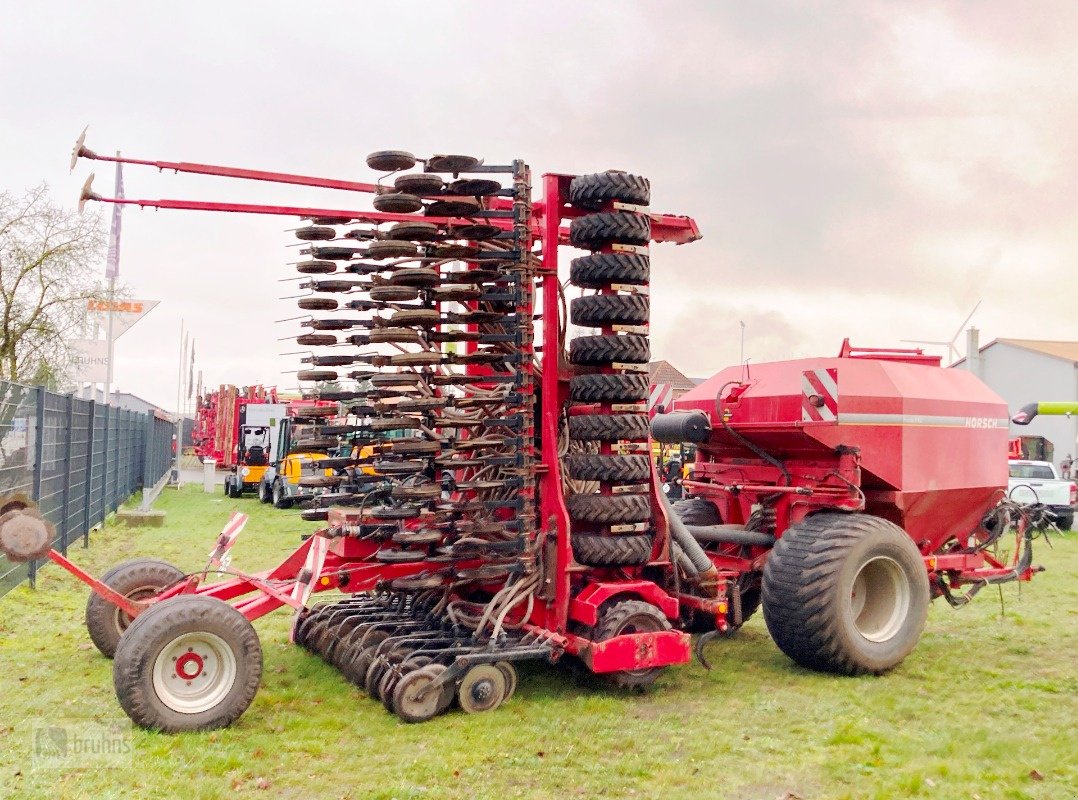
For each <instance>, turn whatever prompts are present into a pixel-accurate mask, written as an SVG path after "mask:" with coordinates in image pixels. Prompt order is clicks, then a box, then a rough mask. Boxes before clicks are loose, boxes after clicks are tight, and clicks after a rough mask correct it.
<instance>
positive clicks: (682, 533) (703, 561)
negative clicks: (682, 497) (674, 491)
mask: <svg viewBox="0 0 1078 800" xmlns="http://www.w3.org/2000/svg"><path fill="white" fill-rule="evenodd" d="M659 497H661V498H662V501H663V506H664V507H665V508H666V516H667V519H668V520H669V522H670V535H671V536H672V537H673V539H674V541H675V542H676V543H677V545H678V547H679V548H680V549H681V551H682V552H683V553H684V554H685V557H686V558H687V559H688V561H689V563H690V564H692V567H693V572H692V574H693V575H705V574H707V573H709V572H714V571H715V565H714V564H712V563H711V559H710V558H708V557H707V553H705V552H704V548H702V547H701V546H700V543H699V542H697V541H696V540H695V539H694V538H692V534H691V533H689V529H688V528H686V527H685V523H684V522H682V521H681V517H679V516H678V515H677V512H676V511H674V505H673V503H671V502H670V498H668V497H667V496H666V495H665V494H660V495H659Z"/></svg>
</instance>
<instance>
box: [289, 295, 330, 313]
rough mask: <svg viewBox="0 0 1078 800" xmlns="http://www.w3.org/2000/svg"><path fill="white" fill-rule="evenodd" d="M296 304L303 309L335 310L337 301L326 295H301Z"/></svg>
mask: <svg viewBox="0 0 1078 800" xmlns="http://www.w3.org/2000/svg"><path fill="white" fill-rule="evenodd" d="M296 305H298V306H299V307H300V308H302V309H303V310H304V311H336V310H337V306H338V303H337V301H336V300H333V299H331V298H328V297H301V298H300V299H299V301H297V303H296Z"/></svg>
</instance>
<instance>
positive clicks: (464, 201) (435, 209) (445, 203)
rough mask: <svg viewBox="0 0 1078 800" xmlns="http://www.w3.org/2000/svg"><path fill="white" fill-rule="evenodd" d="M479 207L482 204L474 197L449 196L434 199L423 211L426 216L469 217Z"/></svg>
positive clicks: (477, 210)
mask: <svg viewBox="0 0 1078 800" xmlns="http://www.w3.org/2000/svg"><path fill="white" fill-rule="evenodd" d="M481 209H482V206H481V205H480V204H479V201H478V200H476V199H475V198H474V197H450V198H446V199H445V200H436V201H434V202H433V203H431V204H430V205H429V206H427V207H426V209H425V210H424V212H423V213H425V214H426V215H427V216H428V217H469V216H472V215H473V214H475V213H477V212H479V211H480V210H481Z"/></svg>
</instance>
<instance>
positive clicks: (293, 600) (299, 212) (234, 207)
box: [49, 147, 725, 672]
mask: <svg viewBox="0 0 1078 800" xmlns="http://www.w3.org/2000/svg"><path fill="white" fill-rule="evenodd" d="M78 155H79V156H81V157H84V158H91V159H97V160H101V161H117V162H121V163H126V164H136V165H145V166H154V167H157V168H158V169H161V170H172V171H176V172H188V173H195V174H202V175H215V176H220V177H228V178H238V179H246V180H258V181H269V182H273V183H286V184H298V185H304V186H313V187H320V188H327V189H343V190H347V191H355V192H363V193H374V192H378V191H379V190H380V187H379V186H377V185H376V184H369V183H358V182H352V181H340V180H334V179H327V178H317V177H311V176H303V175H294V174H290V173H279V172H266V171H259V170H247V169H237V168H232V167H223V166H215V165H208V164H195V163H189V162H169V161H148V160H142V159H128V158H120V157H109V156H98V155H97V154H95V153H93V152H92V151H90V150H88V149H87V148H85V147H81V148H80V149H79V151H78ZM572 177H573V176H571V175H559V174H546V175H544V176H543V178H542V184H543V197H542V199H541V200H539V201H537V202H536V203H535V204H534V205H533V207H532V223H531V226H530V234H531V238H533V239H536V240H538V241H540V243H541V251H540V252H541V266H540V267H539V269H538V285H537V287H536V288H537V290H538V291H540V292H542V310H541V315H542V321H543V338H542V344H541V353H542V363H543V365H544V369H543V370H542V376H541V380H540V384H539V394H540V399H539V408H540V409H541V418H540V420H538V421H537V424H538V425H539V426H541V427H540V431H539V438H540V440H541V443H542V446H541V452H540V454H539V455H540V469H539V480H538V487H537V489H538V494H539V503H538V516H539V520H538V522H539V525H538V530H539V534H538V542H537V546H538V548H539V549H540V550H542V552H543V553H544V554H545V555H553V557H554V565H553V568H552V569H551V568H550V566H549V565H547V567H546V570H547V575H546V580H547V583H548V584H552V586H550V587H549V588H550V589H551V590H552V591H551V592H544V593H543V596H545V597H547V598H548V599H547V600H546V601H544V602H537V603H536V604H535V608H534V610H533V612H532V616H531V618H530V619H529V620H528V624H527V626H526V627H528V628H529V629H533V630H542V631H543V632H544V634H545V635H546V636H547V637H548V638H549V639H551V640H552V641H554V642H555V643H557V644H559V645H561V646H562V647H563V648H564V650H565V651H566V652H569V653H572V654H575V655H578V656H580V657H581V658H582V659H583V660H584V661H585V662H586V663H587V664H588V665H589V666H590V667H591V669H592V670H593V671H595V672H614V671H621V670H633V669H641V668H648V667H656V666H666V665H669V664H678V663H684V662H687V661H688V660H689V659H690V657H691V653H690V645H689V636H688V634H686V633H683V632H681V631H678V630H670V631H664V632H658V633H636V634H629V635H625V636H619V637H616V638H615V639H611V640H608V641H605V642H602V643H597V642H593V641H591V640H589V639H587V638H584V637H582V636H579V635H575V634H573V633H571V632H570V631H569V622H570V620H572V621H575V622H579V623H580V624H582V625H594V624H595V623H596V621H597V619H598V615H599V612H600V608H601V606H602V605H603V604H604V603H607V602H608V601H610V600H611V599H613V598H615V597H625V596H628V597H634V598H640V599H644V600H646V601H648V602H651V603H653V604H654V605H655V606H657V607H658V608H660V609H661V610H662V611H663V613H664V614H665V615H666V616H667V617H668V618H670V619H676V618H677V617H678V613H679V598H678V597H677V596H675V595H672V594H670V593H668V592H667V591H665V590H664V589H663V588H662V587H661V586H659V585H658V584H657V583H655V582H653V581H651V580H645V579H643V578H642V577H641V576H640V575H639V574H637V575H632V574H625V573H624V571H619V572H618V573H612V574H602V572H604V571H599V573H600V574H597V575H589V579H588V580H585V575H587V574H588V573H595V572H596V571H594V570H591V569H589V568H586V567H583V566H581V565H579V564H577V563H576V562H575V561H574V560H573V557H572V548H571V545H570V522H569V515H568V511H567V509H566V506H565V501H564V498H563V496H562V480H561V467H560V463H559V459H558V447H557V443H558V427H559V417H560V413H561V409H563V408H564V406H565V404H566V401H567V398H568V385H567V381H568V378H569V375H568V374H562V373H559V369H558V366H559V365H558V357H557V354H558V353H559V352H560V348H561V342H560V333H561V330H560V323H561V321H560V308H559V282H558V247H559V245H562V244H568V228H567V227H563V226H562V221H563V220H570V219H572V218H574V217H576V216H580V214H581V213H582V212H580V211H579V210H577V209H574V208H572V207H570V206H569V204H568V201H567V198H568V189H569V183H570V181H571V180H572ZM88 186H89V181H88V182H87V186H86V187H84V189H83V195H82V198H81V199H82V200H83V201H85V200H98V201H103V202H109V203H119V204H126V205H137V206H139V207H142V208H146V207H152V208H169V209H185V210H201V211H218V212H235V213H251V214H269V215H281V216H298V217H338V218H348V219H351V220H356V221H360V222H366V223H385V222H405V221H411V220H414V216H412V215H408V214H391V213H383V212H376V211H368V210H354V209H343V210H342V209H324V208H308V207H298V206H271V205H251V204H239V203H214V202H199V201H189V200H139V199H130V200H129V199H118V198H106V197H101V196H99V195H96V194H94V193H93V192H92V191H90V190H89V188H88ZM611 207H613V204H611ZM490 208H491V210H495V211H506V210H509V209H511V208H512V201H510V200H508V199H506V198H500V197H499V198H493V201H492V202H491V204H490ZM641 211H644V210H643V209H641ZM645 213H648V215H649V217H650V219H651V226H652V238H653V240H654V241H657V242H674V243H677V244H684V243H688V242H692V241H695V240H696V239H698V238H700V232H699V229H698V227H697V226H696V223H695V221H694V220H693V219H692V218H690V217H685V216H676V215H669V214H656V213H651V212H645ZM424 220H425V221H427V222H434V223H435V224H441V225H465V224H471V223H473V222H474V219H461V218H439V217H425V218H424ZM486 221H488V222H489V223H490V224H493V225H496V226H498V227H501V228H503V229H507V228H511V227H512V224H513V223H512V220H511V219H508V218H506V217H491V218H488V219H487V220H486ZM536 349H537V350H538V349H539V348H538V347H537V348H536ZM547 356H550V357H549V358H548V357H547ZM652 489H653V492H654V493H655V503H654V504H653V506H654V508H655V509H656V511H655V515H656V518H655V519H654V521H653V522H654V525H655V528H656V534H657V535H656V548H655V551H654V554H653V558H654V560H653V562H652V565H651V566H652V568H655V567H658V568H660V569H661V568H665V569H666V570H667V574H670V570H671V569H672V567H671V565H670V563H669V558H668V555H669V543H668V540H667V537H668V526H667V520H666V517H665V511H663V506H662V504H661V503H660V502H659V496H658V492H659V490H660V489H659V481H658V479H657V476H656V475H655V474H654V470H653V474H652ZM331 515H336V517H335V519H331V524H333V523H334V521H335V522H336V523H337V524H341V523H343V524H348V521H349V512H339V513H338V512H333V511H331ZM227 530H228V527H227V526H226V531H227ZM237 533H238V531H237ZM320 538H322V537H319V536H318V534H316V535H314V536H312V537H311V538H309V539H308V540H307V541H305V542H304V543H303V545H301V546H300V547H299V548H298V549H297V550H296V551H295V552H293V553H292V554H291V555H290V556H289V557H288V558H286V559H285V560H284V561H283V562H282V563H281V564H279V565H278V566H277V567H274V568H273V569H270V570H266V571H262V572H258V573H252V574H247V573H242V572H238V571H236V570H234V569H230V568H229V563H228V558H227V551H228V548H230V547H231V545H232V543H233V542H234V540H235V534H233V535H232V536H231V537H228V536H226V535H225V534H222V540H221V541H222V542H224V543H223V544H222V545H221V546H219V547H218V550H217V552H216V553H215V557H214V561H213V562H211V565H210V566H209V567H208V568H207V570H206V571H204V572H199V573H195V574H192V575H190V576H189V577H188V578H187V580H185V581H183V582H181V583H178V584H176V585H175V586H173V587H171V588H169V589H168V590H166V591H164V592H162V593H161V594H159V595H157V596H155V597H153V598H150V599H148V600H145V601H141V602H133V601H130V600H127V599H126V598H123V597H121V596H120V595H118V594H117V593H116V592H113V591H112V590H111V589H109V588H108V587H107V586H106V585H105V584H104V583H102V582H101V581H100V580H97V579H95V578H94V577H92V576H90V575H89V574H87V573H86V572H84V571H83V570H81V569H79V568H78V567H77V566H76V565H74V564H73V563H71V562H70V561H69V560H68V559H67V558H65V557H64V556H63V555H61V554H60V553H58V552H56V551H52V552H50V553H49V558H50V559H51V560H52V561H54V562H55V563H57V564H59V565H60V566H61V567H63V568H64V569H66V570H67V571H69V572H71V573H72V574H73V575H75V577H77V578H79V579H80V580H82V581H83V582H85V583H87V584H88V585H89V586H90V587H91V588H92V589H93V591H95V592H97V593H98V594H100V595H101V596H102V597H104V598H105V599H107V600H108V601H109V602H112V603H113V604H115V605H117V606H119V607H120V608H122V609H123V610H124V611H125V612H127V613H128V614H129V615H131V616H132V617H134V616H137V615H138V614H139V613H140V612H141V611H143V610H145V608H146V607H147V606H148V605H150V604H152V603H156V602H161V601H163V600H167V599H168V598H170V597H175V596H176V595H180V594H192V593H194V594H203V595H206V596H209V597H215V598H217V599H220V600H223V601H225V602H230V603H232V604H233V605H234V607H235V608H236V609H237V610H239V611H240V612H241V613H242V614H243V615H244V616H245V617H246V618H248V619H251V620H253V619H257V618H258V617H261V616H263V615H265V614H267V613H269V612H271V611H274V610H276V609H278V608H281V607H282V606H289V607H292V608H294V609H296V610H297V611H299V610H301V609H302V608H304V607H305V601H306V597H307V595H309V594H310V593H313V592H319V591H326V590H329V589H339V590H341V591H345V592H349V593H356V592H363V591H370V590H372V589H374V588H375V586H376V585H377V584H378V583H379V582H381V581H385V580H392V579H394V578H399V577H406V576H411V575H417V574H420V573H423V572H428V571H433V570H437V569H439V568H440V567H441V566H443V565H442V564H435V563H433V562H426V561H422V562H411V563H404V564H384V563H381V562H377V561H373V560H370V559H372V558H373V556H374V554H375V553H376V552H377V550H378V545H377V544H375V543H373V542H370V541H366V540H359V539H356V538H353V537H340V538H336V539H333V540H331V541H330V542H329V543H328V546H321V547H319V548H315V547H314V544H315V543H316V542H317V541H318V540H319V539H320ZM226 540H227V541H226ZM324 541H325V540H324V539H323V542H324ZM479 563H481V562H480V561H476V562H474V563H473V564H464V563H462V564H461V566H464V567H467V566H476V565H478V564H479ZM221 572H225V573H226V574H228V575H229V576H230V577H228V578H227V579H224V580H220V581H215V582H209V583H207V582H205V581H206V578H207V577H208V575H209V574H210V573H221ZM606 572H610V571H606ZM636 572H637V573H639V572H640V570H639V569H637V570H636ZM592 577H594V578H599V579H598V580H595V579H590V578H592ZM302 587H306V590H305V591H297V588H302ZM252 594H253V595H254V596H253V597H251V596H250V595H252ZM722 611H725V608H723V609H722Z"/></svg>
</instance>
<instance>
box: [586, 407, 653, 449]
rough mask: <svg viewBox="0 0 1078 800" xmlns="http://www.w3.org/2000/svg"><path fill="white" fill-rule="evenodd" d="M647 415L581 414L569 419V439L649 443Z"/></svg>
mask: <svg viewBox="0 0 1078 800" xmlns="http://www.w3.org/2000/svg"><path fill="white" fill-rule="evenodd" d="M649 432H650V422H649V420H648V418H647V415H645V414H580V415H578V416H575V417H569V438H570V439H575V440H577V441H584V442H619V441H623V440H624V441H647V438H648V433H649Z"/></svg>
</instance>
